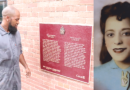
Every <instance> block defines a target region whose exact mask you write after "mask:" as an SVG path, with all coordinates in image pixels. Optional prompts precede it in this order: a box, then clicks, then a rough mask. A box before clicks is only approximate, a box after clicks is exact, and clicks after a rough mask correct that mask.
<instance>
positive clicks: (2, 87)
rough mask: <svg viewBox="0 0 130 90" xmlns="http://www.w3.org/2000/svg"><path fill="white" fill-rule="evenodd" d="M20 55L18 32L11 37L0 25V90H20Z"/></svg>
mask: <svg viewBox="0 0 130 90" xmlns="http://www.w3.org/2000/svg"><path fill="white" fill-rule="evenodd" d="M20 54H22V45H21V37H20V33H19V31H17V32H16V34H15V35H13V34H11V33H7V32H6V31H5V30H4V29H3V28H2V27H1V25H0V90H21V75H20V68H19V56H20Z"/></svg>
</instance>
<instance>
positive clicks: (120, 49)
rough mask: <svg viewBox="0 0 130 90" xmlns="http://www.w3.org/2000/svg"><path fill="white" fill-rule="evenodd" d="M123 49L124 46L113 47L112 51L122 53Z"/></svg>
mask: <svg viewBox="0 0 130 90" xmlns="http://www.w3.org/2000/svg"><path fill="white" fill-rule="evenodd" d="M124 50H126V48H114V49H113V51H114V52H115V53H122V52H123V51H124Z"/></svg>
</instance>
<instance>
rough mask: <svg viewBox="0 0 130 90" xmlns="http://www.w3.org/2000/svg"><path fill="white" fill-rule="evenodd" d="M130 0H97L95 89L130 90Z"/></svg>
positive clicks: (95, 6) (95, 9)
mask: <svg viewBox="0 0 130 90" xmlns="http://www.w3.org/2000/svg"><path fill="white" fill-rule="evenodd" d="M129 81H130V0H95V1H94V90H130V87H129V86H130V83H129Z"/></svg>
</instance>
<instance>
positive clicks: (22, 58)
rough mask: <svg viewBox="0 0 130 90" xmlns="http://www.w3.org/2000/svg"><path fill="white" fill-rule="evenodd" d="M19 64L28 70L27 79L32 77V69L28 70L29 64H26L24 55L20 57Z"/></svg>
mask: <svg viewBox="0 0 130 90" xmlns="http://www.w3.org/2000/svg"><path fill="white" fill-rule="evenodd" d="M19 62H20V63H21V64H22V65H23V66H24V68H25V70H26V76H27V77H30V76H31V71H30V69H29V68H28V65H27V63H26V61H25V59H24V56H23V54H21V55H20V57H19Z"/></svg>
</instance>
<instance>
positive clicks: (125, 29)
mask: <svg viewBox="0 0 130 90" xmlns="http://www.w3.org/2000/svg"><path fill="white" fill-rule="evenodd" d="M124 30H130V28H123V29H122V31H124Z"/></svg>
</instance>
